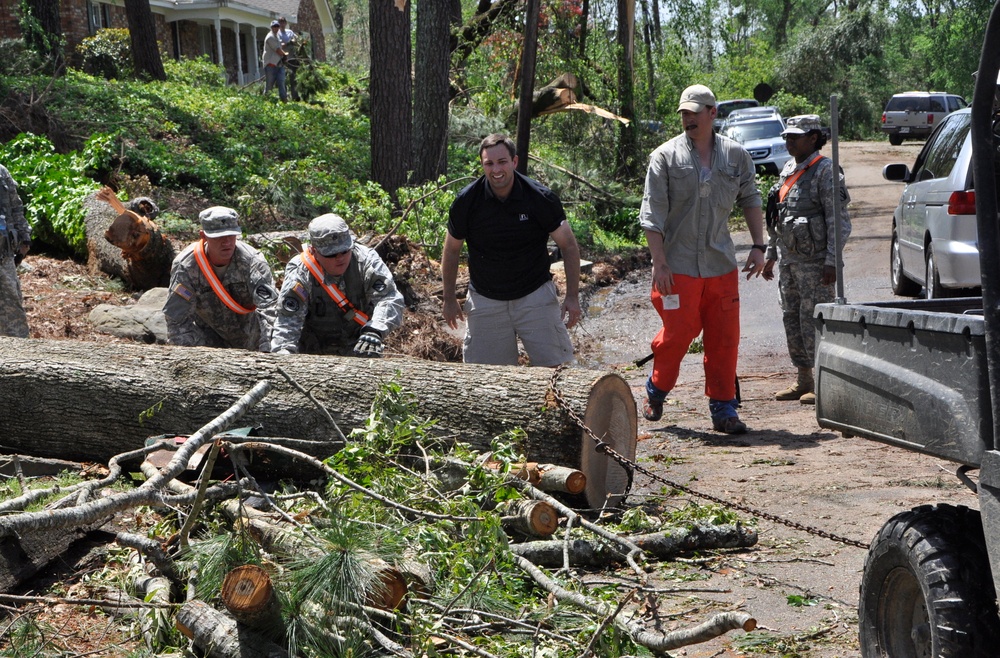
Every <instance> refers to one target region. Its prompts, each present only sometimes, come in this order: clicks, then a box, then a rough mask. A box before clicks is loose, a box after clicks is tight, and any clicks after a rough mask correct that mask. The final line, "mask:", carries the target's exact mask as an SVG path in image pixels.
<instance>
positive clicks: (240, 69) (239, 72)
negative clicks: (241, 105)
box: [233, 21, 249, 87]
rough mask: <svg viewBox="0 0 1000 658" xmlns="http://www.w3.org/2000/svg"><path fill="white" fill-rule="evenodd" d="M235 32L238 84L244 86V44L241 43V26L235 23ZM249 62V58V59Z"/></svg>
mask: <svg viewBox="0 0 1000 658" xmlns="http://www.w3.org/2000/svg"><path fill="white" fill-rule="evenodd" d="M233 31H234V32H235V33H236V84H237V85H239V86H240V87H242V86H243V82H244V78H243V44H242V43H240V42H241V39H240V24H239V22H238V21H233ZM247 59H248V60H249V58H247Z"/></svg>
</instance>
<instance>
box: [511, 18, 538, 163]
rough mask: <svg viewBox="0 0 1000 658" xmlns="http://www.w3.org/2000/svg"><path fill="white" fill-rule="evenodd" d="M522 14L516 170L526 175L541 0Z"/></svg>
mask: <svg viewBox="0 0 1000 658" xmlns="http://www.w3.org/2000/svg"><path fill="white" fill-rule="evenodd" d="M527 3H528V6H527V8H526V9H525V12H524V41H523V46H522V48H521V94H520V99H519V101H518V108H517V157H518V162H517V170H518V172H520V173H521V174H525V175H527V173H528V151H529V147H530V144H531V115H532V110H533V107H532V100H533V99H534V91H535V57H536V56H537V53H538V16H539V13H540V12H541V0H527Z"/></svg>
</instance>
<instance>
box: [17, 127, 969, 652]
mask: <svg viewBox="0 0 1000 658" xmlns="http://www.w3.org/2000/svg"><path fill="white" fill-rule="evenodd" d="M918 149H919V144H911V143H907V144H905V145H903V146H901V147H892V146H889V145H888V144H887V143H885V142H877V143H847V144H842V145H841V146H840V159H841V164H842V166H843V167H844V169H845V172H846V176H847V181H848V185H849V189H850V191H851V195H852V204H851V206H850V210H851V214H852V218H853V222H854V232H853V235H852V239H851V241H850V243H849V244H848V247H847V250H846V252H845V259H846V269H845V272H846V279H847V281H848V282H851V281H852V278H855V277H856V278H857V279H858V281H859V284H858V286H859V287H858V288H857V290H858V294H855V295H854V300H855V301H864V300H863V299H861V297H862V296H865V295H866V294H871V295H874V296H876V297H880V298H882V299H887V298H889V297H891V293H890V292H888V241H889V218H890V216H891V213H892V209H893V208H894V207H895V204H896V202H897V200H898V198H899V192H900V187H899V186H898V185H895V184H891V183H887V182H886V181H884V180H882V178H881V173H880V172H881V168H882V166H883V165H884V164H886V163H887V162H897V161H902V162H909V163H912V161H913V159H914V157H915V156H916V153H917V151H918ZM827 152H829V148H827ZM737 243H738V244H739V245H742V246H743V247H744V249H745V248H746V247H748V246H749V238H748V236H746V235H740V236H737ZM634 261H635V259H631V262H624V261H622V260H619V261H616V262H613V263H605V264H598V265H597V266H595V269H594V271H593V273H592V274H590V275H589V276H588V277H587V282H589V283H590V284H591V287H592V290H593V291H594V294H593V295H591V296H589V300H590V302H589V304H590V307H589V311H588V315H587V317H586V318H585V320H584V322H582V323H581V325H580V327H579V328H577V329H575V330H574V340H575V341H576V343H577V345H578V347H579V352H580V354H579V357H580V362H581V364H582V365H585V366H587V367H593V368H601V369H613V370H615V371H617V372H619V373H620V374H622V376H624V377H625V378H626V379H627V380H628V382H629V383H630V385H631V386H632V389H633V391H634V393H635V396H636V399H637V400H641V399H642V396H643V394H644V393H643V388H642V386H643V382H644V381H645V377H646V375H647V374H648V366H646V367H644V368H636V367H635V366H634V365H632V364H631V361H632V360H633V359H635V358H638V357H641V356H644V355H645V353H646V352H648V345H649V340H650V339H651V338H652V337H653V335H654V333H655V331H656V329H657V328H658V322H659V320H658V318H657V317H656V315H655V313H654V312H653V311H652V309H650V308H649V305H648V300H647V297H646V295H647V293H646V291H647V290H648V285H649V284H648V277H649V272H648V269H646V268H644V267H640V268H639V269H633V270H631V271H629V269H630V266H634V265H635V262H634ZM407 267H408V268H409V271H412V272H418V271H420V272H423V273H424V275H427V273H428V272H427V268H428V264H427V263H426V262H424V261H420V259H419V258H413V259H411V261H407ZM431 270H433V268H431ZM431 278H433V277H431ZM21 281H22V286H23V288H24V293H25V297H26V308H27V311H28V316H29V323H30V325H31V330H32V336H33V337H36V338H56V339H72V340H97V341H101V342H110V341H115V340H117V339H114V338H112V337H109V336H104V335H101V334H97V333H95V332H94V331H93V329H92V328H91V327H90V325H89V323H88V322H87V315H88V314H89V312H90V310H91V309H93V308H94V307H95V306H96V305H98V304H101V303H117V304H124V303H129V301H130V300H131V299H132V297H131V296H130V295H129V294H128V293H127V292H125V291H123V290H121V289H120V288H118V287H116V286H115V285H114V284H113V283H109V282H108V280H107V279H105V278H104V277H101V276H94V275H91V274H89V273H88V271H87V268H86V267H85V266H84V265H81V264H78V263H73V262H71V261H58V260H53V259H51V258H47V257H45V256H38V255H29V257H28V258H27V260H26V262H25V268H24V270H23V271H22V274H21ZM873 281H874V282H875V283H874V284H873V283H872V282H873ZM878 282H881V283H880V284H879V283H878ZM439 286H440V283H439V282H437V283H436V284H426V285H425V286H424V287H423V288H422V289H420V290H419V292H420V294H422V295H423V303H422V304H421V305H420V308H421V309H422V310H423V313H418V314H414V317H413V319H412V320H411V321H410V322H412V324H408V325H407V327H405V332H404V333H406V334H407V335H409V336H412V337H417V338H414V339H413V340H414V341H416V342H423V343H425V345H424V348H425V349H428V350H429V351H430V353H440V354H446V353H448V351H449V349H453V348H454V346H455V345H457V342H456V341H457V339H456V338H455V337H454V336H451V337H445V338H443V339H442V338H441V337H440V333H441V332H440V317H439V315H437V313H438V312H439V307H438V302H437V301H436V299H435V298H434V292H435V291H434V288H435V287H436V288H437V289H438V290H439ZM418 287H419V286H418ZM761 290H762V291H764V292H759V291H758V292H755V293H754V294H755V295H771V296H772V297H771V300H770V302H769V303H771V304H772V305H773V304H776V299H777V289H776V287H775V286H773V285H772V287H771V288H770V289H767V288H761ZM741 295H742V293H741ZM752 305H753V306H754V307H755V308H746V306H748V304H747V303H746V301H745V302H744V306H745V309H744V325H747V326H750V325H751V323H752V320H753V318H754V316H753V315H752V313H754V312H760V313H763V312H765V311H764V310H763V306H762V307H761V309H757V308H756V306H758V305H759V304H758V303H757V302H756V301H754V302H753V304H752ZM748 320H749V322H748ZM778 326H779V327H780V323H779V324H778ZM432 328H433V330H431V329H432ZM745 340H747V342H751V341H750V338H749V337H745ZM427 344H429V345H430V347H427V346H426V345H427ZM414 349H415V350H419V349H421V348H420V347H419V346H418V347H417V348H414ZM792 378H793V368H792V367H791V364H790V363H788V359H787V355H786V353H785V348H784V336H783V334H782V333H781V331H780V329H779V330H778V331H770V332H769V333H767V332H765V333H764V335H763V336H762V337H754V338H753V349H748V350H746V351H745V352H744V353H743V354H742V355H741V361H740V386H741V395H742V401H743V407H742V409H741V416H742V417H743V419H744V420H745V421H746V422H747V424H748V425H749V426H750V428H751V431H750V433H748V434H746V435H743V436H739V437H730V436H726V435H722V434H718V433H716V432H713V431H712V429H711V424H710V421H709V419H708V414H707V403H706V401H705V398H704V395H703V378H702V374H701V365H700V357H699V356H697V355H691V356H689V358H688V359H686V361H685V364H684V366H683V369H682V373H681V379H680V381H679V384H678V386H677V387H676V389H675V390H674V391H673V392H672V393H671V397H670V399H669V401H668V405H667V407H666V413H665V414H664V418H663V419H662V420H661V421H659V422H656V423H649V422H647V421H645V420H644V419H642V418H641V417H640V419H639V443H638V459H639V462H640V464H641V465H643V466H645V467H646V468H648V469H650V470H651V471H653V472H654V473H655V474H656V475H657V476H659V477H660V478H663V479H665V480H667V481H669V482H670V483H680V484H683V485H685V486H686V487H689V488H691V489H693V490H696V491H698V492H704V493H706V494H710V495H712V496H715V497H717V498H721V499H724V500H726V501H733V502H735V503H739V504H741V505H743V506H745V507H748V508H752V509H755V510H762V511H764V512H767V513H768V514H770V515H774V516H777V517H781V518H782V519H787V520H788V521H789V522H791V523H795V524H800V525H805V526H812V527H815V528H819V529H821V530H822V531H825V532H826V533H832V534H835V535H840V536H843V537H846V538H849V539H852V540H856V541H859V542H862V543H867V542H868V541H870V539H871V538H872V537H873V536H874V534H875V533H876V531H877V530H878V528H879V527H880V526H881V525H882V524H883V523H884V522H885V521H886V520H887V519H888V518H889V517H890V516H892V515H893V514H895V513H897V512H900V511H903V510H906V509H909V508H911V507H913V506H916V505H919V504H923V503H928V502H945V501H950V502H956V503H960V504H966V505H969V506H975V505H976V498H975V496H974V495H972V494H971V493H970V492H969V491H968V490H967V489H965V488H964V486H962V485H961V484H960V483H959V482H958V480H957V479H956V478H955V477H954V475H953V471H954V465H952V464H948V463H944V462H941V461H939V460H935V459H932V458H929V457H924V456H920V455H915V454H912V453H908V452H905V451H903V450H899V449H895V448H892V447H888V446H884V445H881V444H877V443H873V442H870V441H866V440H862V439H856V438H844V437H842V436H840V435H839V434H837V433H834V432H831V431H826V430H822V429H820V428H819V427H818V425H817V423H816V419H815V413H814V409H813V408H812V407H806V406H803V405H800V404H798V403H797V402H776V401H774V393H775V391H777V390H780V389H782V388H785V387H786V386H787V385H788V384H789V383H790V381H791V380H792ZM665 486H666V487H667V488H668V489H669V486H670V485H665V484H664V482H663V481H662V480H655V479H651V478H648V477H644V476H641V475H640V476H638V477H637V480H636V495H635V496H634V497H633V498H632V502H642V501H643V500H645V499H648V500H650V501H657V500H660V497H659V496H658V494H659V493H660V492H661V491H663V490H664V487H665ZM647 497H648V498H647ZM689 502H697V503H699V504H705V503H706V501H705V500H700V499H698V498H697V497H692V496H682V497H680V498H676V497H675V498H670V499H669V502H667V503H666V506H667V507H677V506H681V505H685V504H688V503H689ZM740 514H741V517H742V518H743V519H745V520H747V521H749V522H751V523H756V528H757V530H758V532H759V543H758V545H757V546H755V547H754V548H752V549H749V550H743V551H738V552H729V553H725V554H722V555H707V556H703V557H695V558H691V559H688V560H686V561H681V562H671V563H669V564H654V565H652V566H651V573H652V574H653V575H654V576H655V580H656V582H657V585H658V587H659V588H661V591H660V593H659V594H658V597H659V605H660V615H661V617H662V618H663V620H664V625H665V626H670V627H672V626H687V625H691V624H695V623H699V622H701V621H703V620H705V619H706V618H707V617H708V616H710V615H711V614H712V613H714V612H718V611H723V610H734V609H738V610H744V611H746V612H749V613H750V614H752V615H753V616H754V617H755V618H756V619H757V621H758V629H759V630H758V631H756V632H754V633H751V634H746V635H744V634H743V633H742V632H739V631H737V632H732V633H729V634H728V635H726V636H725V637H724V638H719V639H716V640H713V641H712V642H709V643H705V644H700V645H694V646H690V647H687V648H684V649H680V650H676V651H675V652H673V654H672V655H675V656H687V657H691V658H708V657H710V656H711V657H716V656H739V655H767V656H804V657H808V658H834V657H837V658H854V657H857V656H860V652H859V649H858V642H857V612H856V606H857V600H858V585H859V583H860V580H861V570H862V567H863V563H864V557H865V551H864V550H862V549H860V548H857V547H854V546H851V545H846V544H844V543H841V542H838V541H833V540H831V539H827V538H824V537H821V536H817V535H815V534H812V533H810V532H806V531H803V530H800V529H795V528H792V527H788V526H786V525H782V524H779V523H776V522H773V521H768V520H762V519H757V520H751V519H753V515H751V514H748V513H745V512H740Z"/></svg>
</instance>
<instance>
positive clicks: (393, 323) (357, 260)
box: [271, 214, 403, 357]
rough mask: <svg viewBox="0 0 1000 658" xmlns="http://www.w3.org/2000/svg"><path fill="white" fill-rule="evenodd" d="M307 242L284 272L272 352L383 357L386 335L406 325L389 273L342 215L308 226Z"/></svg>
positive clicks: (314, 222) (319, 218)
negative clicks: (356, 238)
mask: <svg viewBox="0 0 1000 658" xmlns="http://www.w3.org/2000/svg"><path fill="white" fill-rule="evenodd" d="M309 241H310V244H309V245H308V246H306V247H305V248H304V249H303V250H302V253H301V254H299V255H298V256H296V257H295V258H293V259H292V260H291V261H289V263H288V266H287V267H286V268H285V281H284V283H283V284H282V286H281V292H280V293H279V295H278V317H277V320H276V321H275V325H274V334H273V335H272V339H271V351H272V352H277V353H278V354H291V353H295V352H301V353H304V354H338V355H340V356H368V357H380V356H382V349H383V344H382V341H383V340H384V339H385V336H386V334H388V333H389V332H390V331H392V330H393V329H395V328H396V327H398V326H399V325H400V324H402V322H403V295H402V294H401V293H400V292H399V290H397V289H396V283H395V281H393V279H392V273H391V272H390V271H389V268H388V267H387V266H386V264H385V263H384V262H382V259H381V258H380V257H379V255H378V254H377V253H375V250H374V249H369V248H368V247H365V246H362V245H360V244H357V243H356V242H355V241H354V238H353V236H352V235H351V232H350V229H348V227H347V223H346V222H345V221H344V220H343V219H341V218H340V217H339V216H338V215H333V214H326V215H321V216H319V217H317V218H316V219H314V220H312V221H311V222H309Z"/></svg>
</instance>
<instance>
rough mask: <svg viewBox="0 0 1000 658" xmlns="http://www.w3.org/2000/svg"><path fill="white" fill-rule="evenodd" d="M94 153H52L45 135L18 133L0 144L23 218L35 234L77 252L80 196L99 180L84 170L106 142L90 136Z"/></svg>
mask: <svg viewBox="0 0 1000 658" xmlns="http://www.w3.org/2000/svg"><path fill="white" fill-rule="evenodd" d="M93 143H94V145H95V148H94V149H93V150H92V151H93V152H89V151H88V149H86V148H85V149H84V154H77V153H70V154H61V153H56V150H55V148H54V147H53V146H52V142H50V141H49V140H48V138H47V137H40V136H38V135H31V134H21V135H18V136H17V137H16V138H14V139H13V140H11V141H10V142H8V143H6V144H3V145H0V160H2V161H3V162H6V163H7V168H8V169H9V170H10V173H11V175H12V176H13V177H14V180H15V181H17V183H18V191H19V193H20V194H21V197H22V200H24V202H25V209H24V210H25V213H24V214H25V217H26V218H27V220H28V223H29V224H30V225H31V229H32V234H33V237H34V238H35V239H37V240H41V241H42V242H44V243H46V244H48V245H51V246H52V247H54V248H56V249H57V250H60V251H66V252H69V253H72V254H74V255H76V256H84V255H85V254H86V253H87V237H86V228H85V226H84V213H83V201H84V199H85V198H86V196H87V195H89V194H91V193H93V192H94V191H96V190H97V188H98V185H97V183H95V182H94V181H93V180H92V179H91V178H89V177H88V176H87V175H86V174H85V170H86V169H87V166H88V163H93V162H95V161H98V160H100V158H101V156H100V154H99V152H100V151H101V149H103V148H104V144H105V141H104V140H103V138H101V137H98V138H97V139H95V140H94V142H93Z"/></svg>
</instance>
